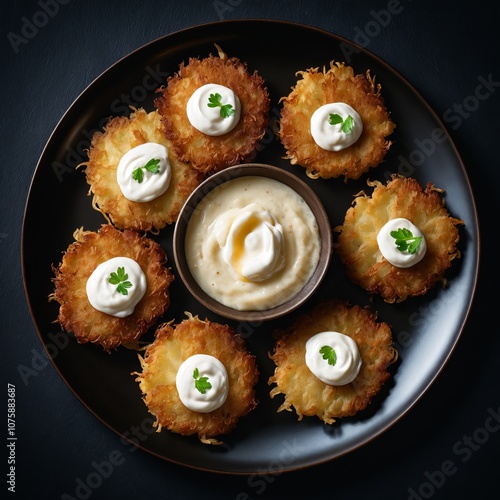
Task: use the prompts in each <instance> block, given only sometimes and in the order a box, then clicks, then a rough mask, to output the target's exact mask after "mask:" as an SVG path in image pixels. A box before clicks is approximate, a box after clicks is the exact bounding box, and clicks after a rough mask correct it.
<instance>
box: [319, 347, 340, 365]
mask: <svg viewBox="0 0 500 500" xmlns="http://www.w3.org/2000/svg"><path fill="white" fill-rule="evenodd" d="M319 353H320V354H322V355H323V359H326V360H327V361H328V364H329V365H331V366H335V363H336V362H337V353H336V352H335V349H333V347H331V346H329V345H324V346H323V347H322V348H321V349H320V350H319Z"/></svg>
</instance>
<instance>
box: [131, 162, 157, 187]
mask: <svg viewBox="0 0 500 500" xmlns="http://www.w3.org/2000/svg"><path fill="white" fill-rule="evenodd" d="M143 169H145V170H147V171H148V172H150V173H152V174H158V173H159V172H160V160H158V159H156V158H151V160H149V161H148V162H147V163H146V165H144V166H143V167H137V168H136V169H135V170H134V171H133V172H132V178H133V179H134V180H135V181H137V182H138V183H139V184H140V183H141V182H142V181H143V180H144V170H143Z"/></svg>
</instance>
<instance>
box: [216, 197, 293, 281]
mask: <svg viewBox="0 0 500 500" xmlns="http://www.w3.org/2000/svg"><path fill="white" fill-rule="evenodd" d="M212 230H213V232H214V235H215V238H216V239H217V242H218V244H219V247H220V248H221V250H222V257H223V259H224V261H225V262H226V263H227V264H229V265H230V266H231V267H232V268H233V269H234V270H235V271H237V272H238V274H240V275H241V276H243V277H244V278H246V279H248V280H250V281H254V282H255V281H264V280H266V279H268V278H269V277H271V276H272V275H274V274H275V273H277V272H278V271H280V270H281V269H282V268H283V266H284V265H285V239H284V237H283V228H282V226H281V224H280V223H279V222H278V221H277V220H276V219H275V218H274V216H273V215H272V214H271V213H269V212H268V211H267V210H265V209H263V208H262V207H261V206H260V205H258V204H257V203H251V204H249V205H247V206H245V207H244V208H235V209H232V210H228V211H227V212H225V213H223V214H222V215H220V216H219V217H217V219H216V220H215V221H214V223H213V227H212Z"/></svg>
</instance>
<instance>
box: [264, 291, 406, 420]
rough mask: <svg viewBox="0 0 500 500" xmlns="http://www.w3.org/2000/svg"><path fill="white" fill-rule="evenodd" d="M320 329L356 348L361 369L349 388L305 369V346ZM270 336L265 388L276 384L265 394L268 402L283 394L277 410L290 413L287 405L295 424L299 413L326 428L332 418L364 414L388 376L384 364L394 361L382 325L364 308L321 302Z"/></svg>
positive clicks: (389, 336)
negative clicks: (269, 368)
mask: <svg viewBox="0 0 500 500" xmlns="http://www.w3.org/2000/svg"><path fill="white" fill-rule="evenodd" d="M326 331H336V332H339V333H343V334H344V335H348V336H349V337H351V338H352V339H353V340H354V341H355V342H356V345H357V346H358V349H359V352H360V355H361V359H362V365H361V369H360V371H359V374H358V376H357V377H356V378H355V379H354V380H353V381H352V382H351V383H350V384H346V385H340V386H332V385H328V384H325V383H324V382H322V381H321V380H320V379H318V378H317V377H316V376H315V375H314V374H313V373H312V372H311V370H310V369H309V367H308V366H307V365H306V361H305V355H306V342H307V341H308V340H309V339H310V338H311V337H312V336H313V335H316V334H317V333H321V332H326ZM275 338H276V345H275V348H274V353H273V354H272V355H271V359H272V360H273V361H274V363H275V364H276V369H275V371H274V374H273V376H272V377H271V378H270V379H269V384H276V387H274V388H273V389H272V390H271V392H270V395H271V398H274V397H275V396H276V395H278V394H283V395H284V396H285V401H284V402H283V404H282V405H281V406H280V407H279V408H278V412H280V411H282V410H287V411H292V407H293V408H294V409H295V412H296V413H297V415H298V417H299V420H302V418H303V416H304V415H305V416H314V415H316V416H317V417H319V418H320V419H321V420H323V421H324V422H325V423H327V424H331V423H333V422H335V419H336V418H341V417H347V416H352V415H355V414H356V413H357V412H358V411H360V410H364V409H365V408H366V407H367V406H368V404H369V403H370V402H371V401H372V399H373V397H374V396H375V395H376V394H377V393H378V392H379V391H380V389H381V388H382V385H383V384H384V382H385V381H386V380H387V379H388V378H389V376H390V373H389V371H388V370H387V368H388V366H389V365H390V364H391V363H393V362H394V361H395V360H396V359H397V351H396V349H395V348H394V347H392V346H391V343H392V333H391V329H390V327H389V326H388V325H387V323H383V322H378V321H377V315H376V314H375V313H374V312H372V311H370V310H369V309H368V308H362V307H360V306H357V305H354V306H351V305H350V304H348V303H347V302H344V301H340V300H335V299H330V300H324V301H323V302H321V303H320V304H318V305H317V306H316V307H315V308H314V309H313V310H312V311H311V313H310V314H304V315H302V316H300V317H299V318H298V319H297V320H296V321H295V322H294V323H293V324H292V325H291V326H289V327H288V328H286V329H284V330H278V331H277V332H276V333H275Z"/></svg>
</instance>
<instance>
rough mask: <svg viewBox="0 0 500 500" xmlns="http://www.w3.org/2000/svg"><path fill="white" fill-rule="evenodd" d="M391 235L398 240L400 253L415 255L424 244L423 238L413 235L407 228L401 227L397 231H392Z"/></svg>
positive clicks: (397, 244)
mask: <svg viewBox="0 0 500 500" xmlns="http://www.w3.org/2000/svg"><path fill="white" fill-rule="evenodd" d="M390 234H391V236H392V237H393V238H394V239H395V240H396V241H395V243H396V246H397V247H398V250H399V251H400V252H408V253H409V254H411V255H413V254H414V253H416V252H417V250H418V247H419V246H420V244H421V243H422V236H413V233H412V232H411V231H410V230H409V229H406V228H405V227H400V228H398V230H397V231H391V233H390Z"/></svg>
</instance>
